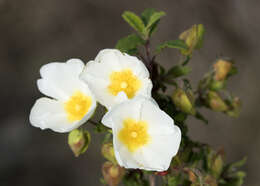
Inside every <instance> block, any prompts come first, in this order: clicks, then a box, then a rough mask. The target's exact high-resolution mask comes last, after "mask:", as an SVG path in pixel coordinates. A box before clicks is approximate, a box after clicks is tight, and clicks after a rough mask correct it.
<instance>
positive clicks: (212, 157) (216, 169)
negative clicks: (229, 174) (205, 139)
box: [207, 149, 225, 178]
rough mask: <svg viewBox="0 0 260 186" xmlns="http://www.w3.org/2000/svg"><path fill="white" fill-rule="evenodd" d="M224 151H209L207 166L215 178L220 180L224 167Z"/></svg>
mask: <svg viewBox="0 0 260 186" xmlns="http://www.w3.org/2000/svg"><path fill="white" fill-rule="evenodd" d="M224 156H225V154H224V151H223V149H220V150H219V151H218V152H215V151H213V150H211V149H210V150H209V153H208V156H207V166H208V168H209V170H210V171H211V173H212V175H213V176H214V177H215V178H218V177H219V176H220V175H221V173H222V170H223V166H224Z"/></svg>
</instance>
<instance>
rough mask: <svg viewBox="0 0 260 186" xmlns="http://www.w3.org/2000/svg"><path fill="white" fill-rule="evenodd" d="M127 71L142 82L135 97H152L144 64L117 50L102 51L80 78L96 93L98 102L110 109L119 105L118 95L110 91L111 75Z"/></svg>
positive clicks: (150, 85) (89, 63)
mask: <svg viewBox="0 0 260 186" xmlns="http://www.w3.org/2000/svg"><path fill="white" fill-rule="evenodd" d="M125 69H131V71H132V72H133V74H134V75H135V76H137V78H138V79H139V80H140V81H141V82H142V84H141V88H140V90H137V91H136V92H135V95H136V96H137V95H143V96H147V97H151V90H152V82H151V80H150V79H149V72H148V70H147V68H146V67H145V65H144V64H143V62H142V61H140V60H139V59H138V58H136V57H134V56H129V55H127V54H123V53H121V52H120V51H119V50H116V49H104V50H101V51H100V52H99V54H98V55H97V57H96V58H95V61H90V62H88V63H87V65H86V68H85V69H84V70H83V72H82V74H81V76H80V77H81V79H82V80H84V81H85V82H86V83H87V84H88V85H89V87H90V89H91V90H92V91H93V92H94V94H95V95H96V98H97V101H98V102H99V103H101V104H102V105H104V106H105V107H106V108H107V109H110V108H111V107H112V106H113V105H115V104H118V102H117V99H116V98H115V97H117V95H112V94H111V93H110V92H109V90H108V86H109V85H110V75H111V73H113V72H116V71H121V70H125Z"/></svg>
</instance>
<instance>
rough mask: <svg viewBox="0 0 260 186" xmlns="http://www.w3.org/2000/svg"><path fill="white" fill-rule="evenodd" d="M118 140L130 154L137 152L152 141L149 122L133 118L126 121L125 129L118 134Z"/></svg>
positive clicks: (124, 122)
mask: <svg viewBox="0 0 260 186" xmlns="http://www.w3.org/2000/svg"><path fill="white" fill-rule="evenodd" d="M118 138H119V140H120V141H121V142H122V143H123V144H124V145H125V146H126V147H127V148H128V150H129V151H130V152H135V151H136V150H137V149H139V148H140V147H143V146H144V145H146V144H148V143H149V141H150V136H149V134H148V124H147V122H145V121H136V120H134V119H131V118H127V119H125V120H124V121H123V128H122V129H121V130H120V131H119V133H118Z"/></svg>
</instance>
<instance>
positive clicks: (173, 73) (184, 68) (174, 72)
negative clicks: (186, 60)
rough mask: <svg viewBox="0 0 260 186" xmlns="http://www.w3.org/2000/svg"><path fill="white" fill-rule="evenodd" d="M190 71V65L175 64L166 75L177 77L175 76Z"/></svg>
mask: <svg viewBox="0 0 260 186" xmlns="http://www.w3.org/2000/svg"><path fill="white" fill-rule="evenodd" d="M190 72H191V68H190V67H188V66H181V65H177V66H174V67H172V68H171V69H170V70H169V71H168V72H167V76H168V77H173V78H177V77H180V76H185V75H187V74H188V73H190Z"/></svg>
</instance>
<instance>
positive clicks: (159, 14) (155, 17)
mask: <svg viewBox="0 0 260 186" xmlns="http://www.w3.org/2000/svg"><path fill="white" fill-rule="evenodd" d="M165 15H166V14H165V12H155V13H153V14H152V15H151V17H150V19H149V21H148V23H147V26H146V28H150V27H151V26H152V25H153V24H155V23H156V22H157V21H159V20H160V19H161V17H163V16H165Z"/></svg>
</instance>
